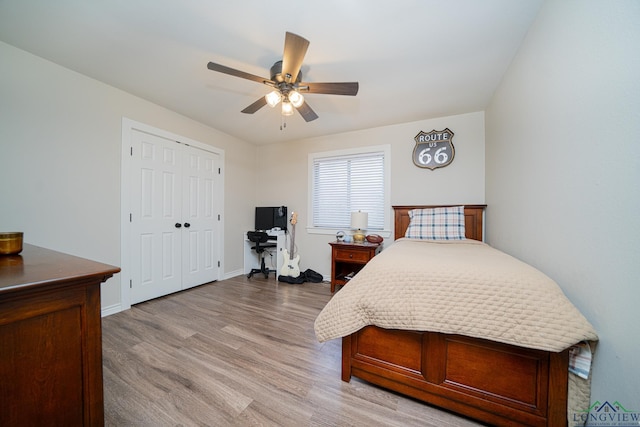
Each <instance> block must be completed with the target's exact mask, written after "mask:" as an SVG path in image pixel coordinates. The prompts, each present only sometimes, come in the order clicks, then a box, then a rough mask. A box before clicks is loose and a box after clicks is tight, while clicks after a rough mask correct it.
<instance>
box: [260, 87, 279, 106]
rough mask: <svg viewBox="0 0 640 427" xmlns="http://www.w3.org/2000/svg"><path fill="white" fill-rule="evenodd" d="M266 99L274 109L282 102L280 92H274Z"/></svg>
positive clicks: (267, 95) (265, 97) (266, 96)
mask: <svg viewBox="0 0 640 427" xmlns="http://www.w3.org/2000/svg"><path fill="white" fill-rule="evenodd" d="M264 99H265V100H266V101H267V104H269V107H272V108H273V107H275V106H276V105H278V102H280V101H282V95H281V94H280V92H279V91H277V90H274V91H272V92H269V93H268V94H266V95H265V96H264Z"/></svg>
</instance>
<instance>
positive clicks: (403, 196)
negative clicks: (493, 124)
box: [255, 112, 485, 277]
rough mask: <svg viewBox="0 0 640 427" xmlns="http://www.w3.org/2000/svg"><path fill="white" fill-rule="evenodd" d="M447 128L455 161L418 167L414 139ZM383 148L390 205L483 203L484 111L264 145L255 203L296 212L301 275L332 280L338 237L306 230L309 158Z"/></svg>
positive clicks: (258, 151)
mask: <svg viewBox="0 0 640 427" xmlns="http://www.w3.org/2000/svg"><path fill="white" fill-rule="evenodd" d="M297 118H298V117H296V119H297ZM318 120H322V117H320V118H319V119H318ZM445 128H449V129H450V130H451V131H452V132H453V133H454V137H453V145H454V147H455V159H454V161H453V162H452V163H451V164H450V165H449V166H447V167H445V168H440V169H436V170H433V171H431V170H429V169H423V168H418V167H417V166H415V165H414V164H413V160H412V153H413V148H414V146H415V141H414V137H415V136H416V135H417V134H418V133H419V132H420V131H421V130H422V131H425V132H429V131H431V130H434V129H435V130H443V129H445ZM383 144H389V145H390V146H391V204H392V205H408V204H438V203H440V204H449V203H451V204H456V203H462V204H476V203H484V148H485V147H484V113H481V112H477V113H470V114H463V115H458V116H451V117H443V118H439V119H432V120H423V121H419V122H413V123H406V124H400V125H394V126H385V127H380V128H374V129H367V130H362V131H356V132H349V133H342V134H338V135H331V136H326V137H321V138H313V139H305V140H300V141H294V142H288V143H282V144H274V145H268V146H260V147H258V150H257V158H258V159H259V160H258V162H259V163H260V166H259V169H260V175H261V176H263V177H265V179H264V183H263V185H261V186H260V187H259V189H258V190H257V191H256V195H255V198H256V203H257V204H258V205H274V206H279V205H286V206H287V207H288V209H289V211H296V212H298V224H297V226H296V246H297V247H298V252H299V254H300V257H301V258H300V267H301V269H302V270H303V271H304V270H305V269H307V268H311V269H313V270H315V271H317V272H319V273H322V274H323V275H324V276H325V277H329V276H330V275H331V250H330V247H329V245H328V242H330V241H332V240H334V239H335V236H334V235H318V234H309V233H307V231H306V227H307V215H308V209H307V201H308V200H307V194H308V191H307V189H308V170H307V159H308V154H309V153H312V152H324V151H333V150H341V149H347V148H354V147H363V146H374V145H383ZM389 215H391V208H390V207H389ZM391 225H392V226H393V220H392V221H391ZM388 240H390V239H388Z"/></svg>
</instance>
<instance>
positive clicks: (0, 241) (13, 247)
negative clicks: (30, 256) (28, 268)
mask: <svg viewBox="0 0 640 427" xmlns="http://www.w3.org/2000/svg"><path fill="white" fill-rule="evenodd" d="M22 235H23V233H22V231H18V232H14V233H3V232H0V255H16V254H19V253H20V252H22Z"/></svg>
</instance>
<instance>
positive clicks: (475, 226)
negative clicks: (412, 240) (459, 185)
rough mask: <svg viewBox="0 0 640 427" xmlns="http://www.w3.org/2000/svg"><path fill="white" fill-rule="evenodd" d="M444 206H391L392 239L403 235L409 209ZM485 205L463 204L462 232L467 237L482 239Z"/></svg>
mask: <svg viewBox="0 0 640 427" xmlns="http://www.w3.org/2000/svg"><path fill="white" fill-rule="evenodd" d="M447 206H459V205H447ZM441 207H445V206H444V205H442V206H437V205H429V206H425V205H422V206H393V211H394V213H395V235H394V240H396V239H399V238H401V237H404V233H405V232H406V231H407V227H409V211H410V210H411V209H425V208H441ZM486 207H487V205H465V206H464V232H465V236H466V237H467V239H474V240H480V241H482V217H483V215H482V214H483V213H484V208H486Z"/></svg>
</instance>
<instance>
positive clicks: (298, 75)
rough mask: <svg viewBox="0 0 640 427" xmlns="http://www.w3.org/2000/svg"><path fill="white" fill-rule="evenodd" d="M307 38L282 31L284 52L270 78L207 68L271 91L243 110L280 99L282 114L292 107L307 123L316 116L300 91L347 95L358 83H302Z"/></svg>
mask: <svg viewBox="0 0 640 427" xmlns="http://www.w3.org/2000/svg"><path fill="white" fill-rule="evenodd" d="M308 47H309V40H307V39H305V38H303V37H300V36H299V35H297V34H293V33H290V32H287V33H286V36H285V40H284V53H283V55H282V60H281V61H277V62H276V63H275V64H273V66H272V67H271V78H269V79H266V78H263V77H260V76H256V75H253V74H249V73H245V72H244V71H239V70H236V69H233V68H229V67H226V66H224V65H220V64H216V63H214V62H209V64H207V68H208V69H210V70H212V71H218V72H220V73H225V74H229V75H231V76H236V77H240V78H243V79H247V80H253V81H254V82H258V83H263V84H265V85H267V86H270V87H272V88H273V89H274V90H273V91H272V92H270V93H268V94H267V95H266V96H263V97H261V98H260V99H258V100H257V101H256V102H254V103H253V104H251V105H249V106H248V107H247V108H245V109H244V110H242V112H243V113H246V114H253V113H255V112H256V111H258V110H259V109H260V108H262V107H264V106H265V105H267V104H268V105H269V106H271V107H275V106H276V105H278V103H279V102H280V101H282V114H283V115H285V116H290V115H292V114H293V110H294V108H295V109H296V110H298V112H299V113H300V115H301V116H302V117H303V118H304V120H305V121H307V122H310V121H312V120H315V119H317V118H318V115H317V114H316V113H315V111H313V110H312V109H311V107H310V106H309V104H307V102H306V101H305V100H304V96H303V95H302V93H317V94H329V95H350V96H355V95H356V94H357V93H358V87H359V86H358V82H340V83H306V82H302V72H301V71H300V67H302V60H303V59H304V55H305V54H306V53H307V48H308Z"/></svg>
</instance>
